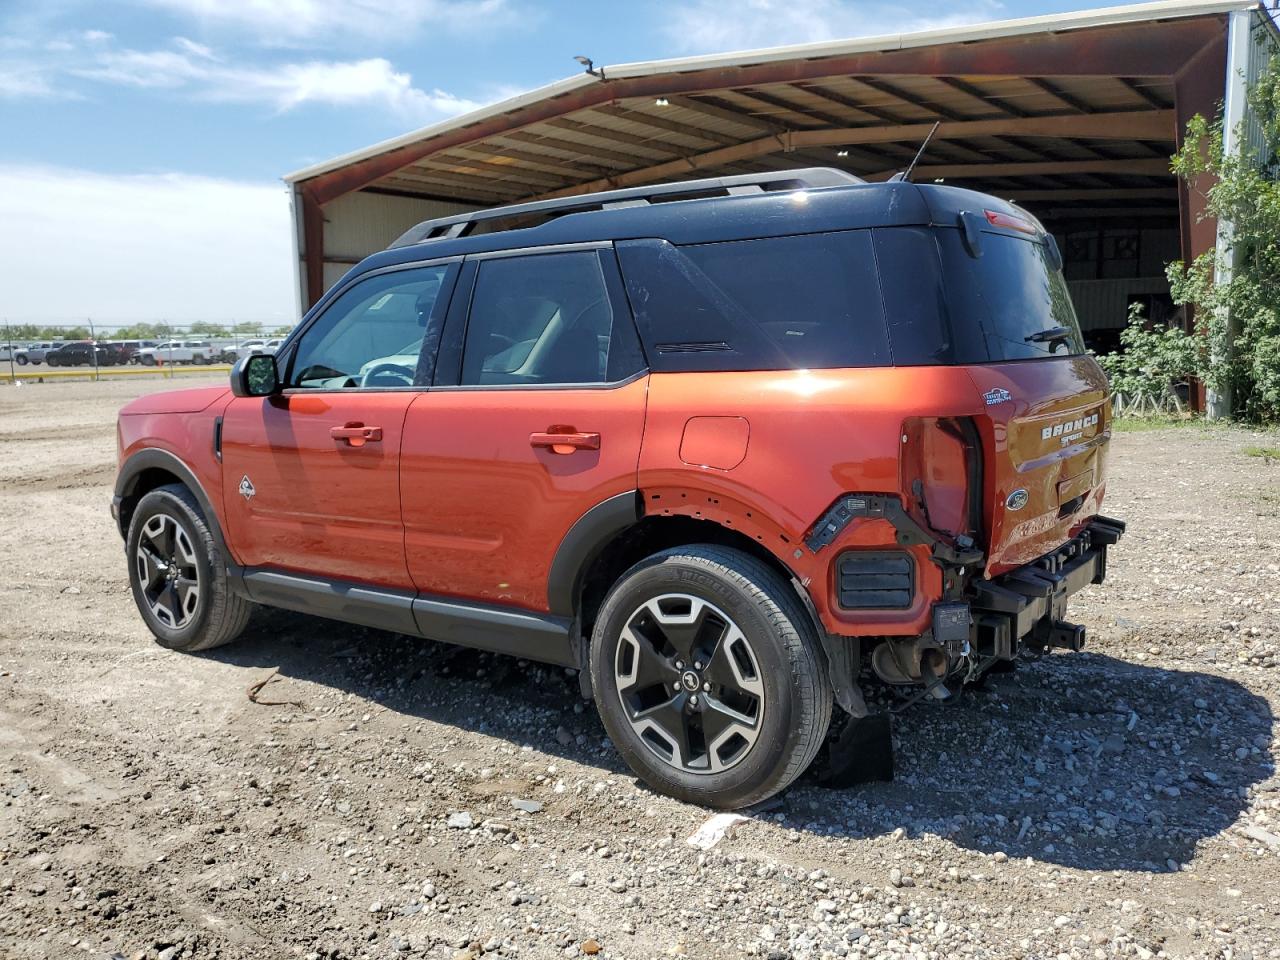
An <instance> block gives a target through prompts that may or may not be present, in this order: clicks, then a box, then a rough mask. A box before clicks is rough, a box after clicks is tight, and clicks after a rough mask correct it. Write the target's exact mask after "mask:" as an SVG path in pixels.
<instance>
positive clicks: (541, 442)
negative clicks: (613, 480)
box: [529, 427, 600, 454]
mask: <svg viewBox="0 0 1280 960" xmlns="http://www.w3.org/2000/svg"><path fill="white" fill-rule="evenodd" d="M529 446H531V447H546V448H547V449H549V450H550V451H551V452H552V453H560V454H568V453H573V452H574V451H575V450H599V449H600V434H598V433H579V432H577V431H575V430H574V429H573V428H572V427H552V428H551V429H550V430H549V431H548V432H546V433H531V434H529Z"/></svg>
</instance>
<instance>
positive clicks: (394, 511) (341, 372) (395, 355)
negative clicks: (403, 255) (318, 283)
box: [222, 258, 458, 592]
mask: <svg viewBox="0 0 1280 960" xmlns="http://www.w3.org/2000/svg"><path fill="white" fill-rule="evenodd" d="M457 271H458V261H457V259H456V258H451V259H449V260H441V261H435V262H428V263H420V264H406V265H404V266H403V267H396V268H393V269H387V270H382V271H376V272H374V273H371V274H367V275H365V276H363V277H360V278H357V279H355V280H354V281H352V282H351V283H350V284H348V285H346V286H345V287H343V288H340V289H339V290H338V291H336V292H335V293H334V295H333V296H332V297H331V298H329V299H328V300H327V301H326V304H325V306H322V307H321V309H320V310H319V311H317V312H316V313H315V314H314V315H313V316H311V317H310V318H309V320H308V321H307V325H306V327H305V328H304V329H303V330H302V331H301V332H300V334H299V335H298V336H297V337H296V338H295V339H293V340H292V341H291V342H290V344H289V345H288V348H287V351H286V354H285V355H284V356H282V357H281V358H280V360H279V365H280V368H281V374H282V379H283V380H284V382H285V384H286V388H285V389H284V391H283V392H282V393H280V394H277V395H275V396H271V397H265V398H260V397H238V398H236V399H235V400H233V401H232V402H231V403H230V405H229V406H228V408H227V410H226V413H225V414H224V417H223V423H222V468H223V478H224V482H223V491H224V492H223V502H224V509H225V511H226V516H227V526H228V529H229V531H230V538H231V540H232V541H233V542H234V543H235V544H236V547H237V552H238V554H239V556H240V559H241V562H242V563H243V564H244V565H245V566H246V567H249V568H258V569H259V570H265V571H267V572H270V571H272V570H275V571H284V572H290V573H299V574H307V575H310V576H312V577H315V578H321V579H328V580H338V581H354V582H356V583H361V584H368V585H373V586H377V587H384V588H387V589H390V590H401V591H410V592H411V591H412V590H413V580H412V578H411V577H410V576H409V571H408V568H407V567H406V565H405V558H404V526H403V523H402V520H401V512H400V492H401V491H400V482H401V479H400V444H401V440H402V438H403V434H404V422H405V414H406V412H407V411H408V409H409V406H410V404H411V403H412V402H413V400H414V399H415V398H416V397H417V396H419V394H420V393H421V391H422V389H424V388H425V385H426V384H427V383H429V374H428V373H426V372H425V367H424V360H425V359H426V358H430V359H434V355H435V347H436V344H437V343H438V342H439V337H440V333H441V325H442V322H443V317H444V314H445V311H446V309H447V306H448V303H449V298H450V296H451V294H452V287H453V282H454V278H455V277H456V276H457Z"/></svg>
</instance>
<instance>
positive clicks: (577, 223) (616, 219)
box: [352, 167, 1029, 275]
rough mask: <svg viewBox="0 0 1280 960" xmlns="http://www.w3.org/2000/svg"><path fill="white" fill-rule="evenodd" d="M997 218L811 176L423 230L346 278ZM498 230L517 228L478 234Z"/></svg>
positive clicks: (599, 198)
mask: <svg viewBox="0 0 1280 960" xmlns="http://www.w3.org/2000/svg"><path fill="white" fill-rule="evenodd" d="M655 201H656V202H655ZM993 209H994V210H996V211H998V212H1001V213H1007V214H1011V215H1015V216H1018V217H1022V218H1028V217H1029V215H1028V214H1027V213H1026V212H1025V211H1023V210H1020V209H1018V208H1016V207H1014V206H1013V205H1012V204H1009V203H1006V202H1004V201H1002V200H998V199H997V198H995V197H992V196H990V195H988V194H983V193H977V192H975V191H972V190H965V189H961V188H958V187H948V186H944V185H939V184H916V183H910V182H906V181H902V180H894V181H890V182H887V183H867V182H865V181H863V180H861V179H859V178H858V177H854V176H852V175H850V174H847V173H844V172H843V171H840V170H835V169H831V168H826V167H814V168H809V169H803V170H788V171H782V172H778V173H770V174H748V175H746V176H741V177H722V178H718V179H712V180H695V181H688V182H685V183H675V184H659V185H656V186H654V187H641V188H633V189H627V190H614V191H607V192H603V193H594V194H585V195H582V196H575V197H566V198H561V199H556V200H549V201H540V202H534V203H528V204H517V205H512V206H505V207H495V208H492V209H488V210H480V211H475V212H473V213H466V214H460V215H457V216H452V217H443V218H439V219H435V220H428V221H424V222H423V223H420V224H418V225H417V226H415V227H413V228H412V229H410V230H409V231H407V232H406V233H405V234H404V235H403V236H401V237H400V238H399V239H398V240H396V242H395V243H394V244H392V246H391V247H390V248H389V249H387V250H385V251H382V252H381V253H375V254H373V255H372V256H370V257H368V258H367V259H365V260H364V261H363V262H361V263H360V264H359V265H358V266H357V267H355V268H354V269H353V271H352V275H355V274H357V273H365V272H367V271H369V270H376V269H379V268H382V267H388V266H394V265H396V264H401V263H408V262H411V261H415V260H422V259H424V258H425V257H431V258H435V257H450V256H463V255H466V254H475V253H487V252H490V251H497V250H512V249H520V248H527V247H537V246H543V245H547V246H552V245H557V246H558V245H563V244H567V243H589V242H592V241H612V240H627V239H636V238H645V237H660V238H662V239H665V240H668V241H670V242H671V243H673V244H677V245H681V244H695V243H714V242H718V241H727V240H745V239H756V238H763V237H773V236H790V235H794V234H801V233H822V232H826V231H833V230H856V229H859V228H867V227H891V226H925V225H934V226H945V227H957V226H960V225H961V224H960V221H959V218H960V215H961V214H962V213H965V212H977V213H978V214H979V215H981V212H982V211H984V210H993ZM548 218H549V219H548ZM539 219H542V220H543V222H540V223H539V222H536V221H537V220H539ZM501 221H507V222H509V223H511V224H512V225H513V227H514V228H513V229H501V230H498V231H495V232H479V229H483V228H486V227H490V226H498V225H500V223H501Z"/></svg>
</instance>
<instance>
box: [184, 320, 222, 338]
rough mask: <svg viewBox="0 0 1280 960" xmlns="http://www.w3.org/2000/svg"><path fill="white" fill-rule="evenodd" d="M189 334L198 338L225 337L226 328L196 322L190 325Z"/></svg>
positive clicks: (202, 321)
mask: <svg viewBox="0 0 1280 960" xmlns="http://www.w3.org/2000/svg"><path fill="white" fill-rule="evenodd" d="M191 334H192V335H193V336H199V337H225V336H227V328H226V327H225V326H223V325H222V324H220V323H209V322H208V321H205V320H197V321H196V322H195V323H193V324H191Z"/></svg>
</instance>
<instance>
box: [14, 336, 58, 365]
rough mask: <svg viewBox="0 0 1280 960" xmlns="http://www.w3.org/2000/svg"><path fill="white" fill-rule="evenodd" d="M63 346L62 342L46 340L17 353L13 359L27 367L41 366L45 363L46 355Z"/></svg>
mask: <svg viewBox="0 0 1280 960" xmlns="http://www.w3.org/2000/svg"><path fill="white" fill-rule="evenodd" d="M61 346H62V341H60V340H45V341H42V342H40V343H33V344H31V345H30V346H28V347H26V348H25V349H22V350H19V351H17V352H16V353H15V354H14V356H13V359H14V360H16V361H17V362H18V363H19V364H21V365H23V366H25V365H26V364H28V363H34V364H37V365H38V364H41V363H44V358H45V355H46V354H47V353H48V352H49V351H50V350H56V349H58V348H59V347H61Z"/></svg>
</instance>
